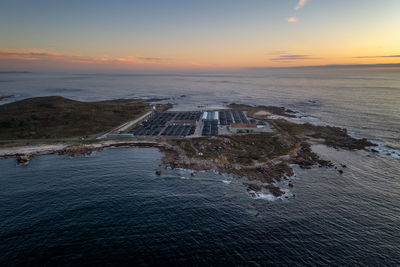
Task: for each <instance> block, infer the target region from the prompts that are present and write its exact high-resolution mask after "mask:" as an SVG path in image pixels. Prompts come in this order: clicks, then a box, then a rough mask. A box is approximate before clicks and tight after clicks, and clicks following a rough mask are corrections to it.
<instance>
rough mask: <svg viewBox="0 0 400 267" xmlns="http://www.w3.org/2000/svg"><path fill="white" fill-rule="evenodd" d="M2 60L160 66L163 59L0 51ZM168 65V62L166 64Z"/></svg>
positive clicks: (36, 51) (45, 51) (32, 51)
mask: <svg viewBox="0 0 400 267" xmlns="http://www.w3.org/2000/svg"><path fill="white" fill-rule="evenodd" d="M1 59H14V60H29V61H35V60H36V61H38V60H46V61H64V62H70V63H86V64H97V63H114V64H160V61H162V60H163V59H162V58H159V57H143V56H137V57H132V56H128V57H109V56H103V57H89V56H80V55H67V54H61V53H54V52H51V51H47V50H43V49H0V60H1ZM164 63H166V62H164Z"/></svg>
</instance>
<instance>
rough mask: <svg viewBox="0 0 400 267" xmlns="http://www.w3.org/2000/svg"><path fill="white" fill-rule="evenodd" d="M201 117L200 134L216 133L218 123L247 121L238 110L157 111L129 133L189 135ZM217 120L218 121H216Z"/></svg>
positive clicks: (214, 134)
mask: <svg viewBox="0 0 400 267" xmlns="http://www.w3.org/2000/svg"><path fill="white" fill-rule="evenodd" d="M200 119H202V121H203V129H202V136H216V135H218V123H219V124H220V125H230V124H232V123H249V121H248V119H247V118H246V116H245V115H244V113H243V112H242V111H240V110H222V111H219V112H218V111H206V112H203V113H201V112H199V111H187V112H186V111H185V112H168V111H167V112H159V113H155V114H153V115H152V116H151V117H149V118H148V119H146V120H144V121H143V122H142V123H141V124H140V125H138V126H136V127H135V128H133V129H132V130H131V131H130V132H129V133H131V134H133V135H136V136H189V135H193V134H194V133H195V130H196V122H197V121H199V120H200ZM218 121H219V122H218Z"/></svg>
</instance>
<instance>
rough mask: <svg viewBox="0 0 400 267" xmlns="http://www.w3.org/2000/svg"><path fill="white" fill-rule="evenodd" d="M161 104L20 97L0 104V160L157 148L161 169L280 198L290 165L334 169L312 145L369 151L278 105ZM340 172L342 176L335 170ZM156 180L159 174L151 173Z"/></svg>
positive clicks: (363, 141) (338, 130) (359, 141)
mask: <svg viewBox="0 0 400 267" xmlns="http://www.w3.org/2000/svg"><path fill="white" fill-rule="evenodd" d="M158 101H159V99H149V100H144V99H119V100H109V101H100V102H80V101H75V100H70V99H66V98H63V97H58V96H54V97H40V98H31V99H25V100H22V101H18V102H14V103H9V104H5V105H2V106H0V126H1V127H0V140H1V143H0V157H2V158H5V157H17V160H18V162H19V163H20V164H23V163H28V162H29V160H30V159H31V157H33V156H35V155H41V154H50V153H58V154H60V155H64V154H67V155H72V156H76V155H82V154H90V153H91V152H92V151H95V150H102V149H105V148H110V147H155V148H158V149H160V150H161V151H162V152H164V154H165V155H164V157H163V159H162V161H163V167H164V168H183V169H189V170H191V174H192V175H193V176H194V175H195V173H196V171H200V170H213V171H216V172H218V173H225V174H230V175H233V176H234V177H238V178H245V179H243V184H244V185H245V186H246V188H247V190H248V192H249V194H250V195H251V196H256V195H257V194H258V193H260V192H268V193H271V194H273V195H274V196H275V197H282V196H283V195H284V194H285V192H284V191H282V190H281V188H280V187H279V186H278V183H282V182H284V181H286V184H287V185H288V186H289V187H292V186H293V183H292V182H291V180H290V177H291V176H292V175H293V168H292V166H293V164H295V165H298V166H299V167H301V168H306V169H308V168H313V167H327V168H329V167H333V164H332V163H331V162H329V161H327V160H323V159H321V158H320V157H319V156H318V155H317V154H316V153H314V152H313V151H312V149H311V145H313V144H324V145H326V146H328V147H333V148H337V149H346V150H360V149H366V148H367V147H371V146H374V144H373V143H371V142H369V141H368V140H366V139H356V138H353V137H351V136H350V135H349V134H348V133H347V130H346V129H343V128H338V127H332V126H316V125H312V124H309V123H294V122H291V121H290V120H288V119H290V118H295V117H296V113H295V112H294V111H292V110H290V109H286V108H284V107H274V106H250V105H243V104H230V105H227V106H226V107H224V108H221V109H217V110H193V111H171V110H170V109H171V108H172V105H171V104H168V103H167V104H159V103H158ZM339 171H342V170H339ZM156 173H157V175H162V173H163V171H162V169H158V170H156Z"/></svg>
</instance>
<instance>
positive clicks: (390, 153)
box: [369, 141, 400, 159]
mask: <svg viewBox="0 0 400 267" xmlns="http://www.w3.org/2000/svg"><path fill="white" fill-rule="evenodd" d="M372 143H374V144H376V145H377V146H374V147H369V149H371V150H372V151H374V150H375V151H378V153H379V155H380V156H385V157H391V158H394V159H400V149H398V148H394V147H391V146H388V145H386V144H384V143H381V142H378V141H372Z"/></svg>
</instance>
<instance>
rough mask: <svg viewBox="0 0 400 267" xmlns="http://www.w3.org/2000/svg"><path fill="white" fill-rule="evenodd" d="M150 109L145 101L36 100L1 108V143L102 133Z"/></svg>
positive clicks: (47, 98)
mask: <svg viewBox="0 0 400 267" xmlns="http://www.w3.org/2000/svg"><path fill="white" fill-rule="evenodd" d="M150 109H151V106H150V104H149V103H147V102H145V100H135V99H134V100H132V99H118V100H108V101H100V102H80V101H75V100H71V99H66V98H63V97H60V96H49V97H36V98H29V99H24V100H21V101H18V102H14V103H9V104H5V105H1V106H0V140H9V139H42V138H46V139H49V138H68V137H79V136H85V135H90V134H95V133H100V132H104V131H107V130H109V129H112V128H114V127H116V126H118V125H120V124H122V123H124V122H127V121H130V120H133V119H135V118H137V117H139V116H141V115H143V114H145V113H146V112H148V111H149V110H150Z"/></svg>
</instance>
